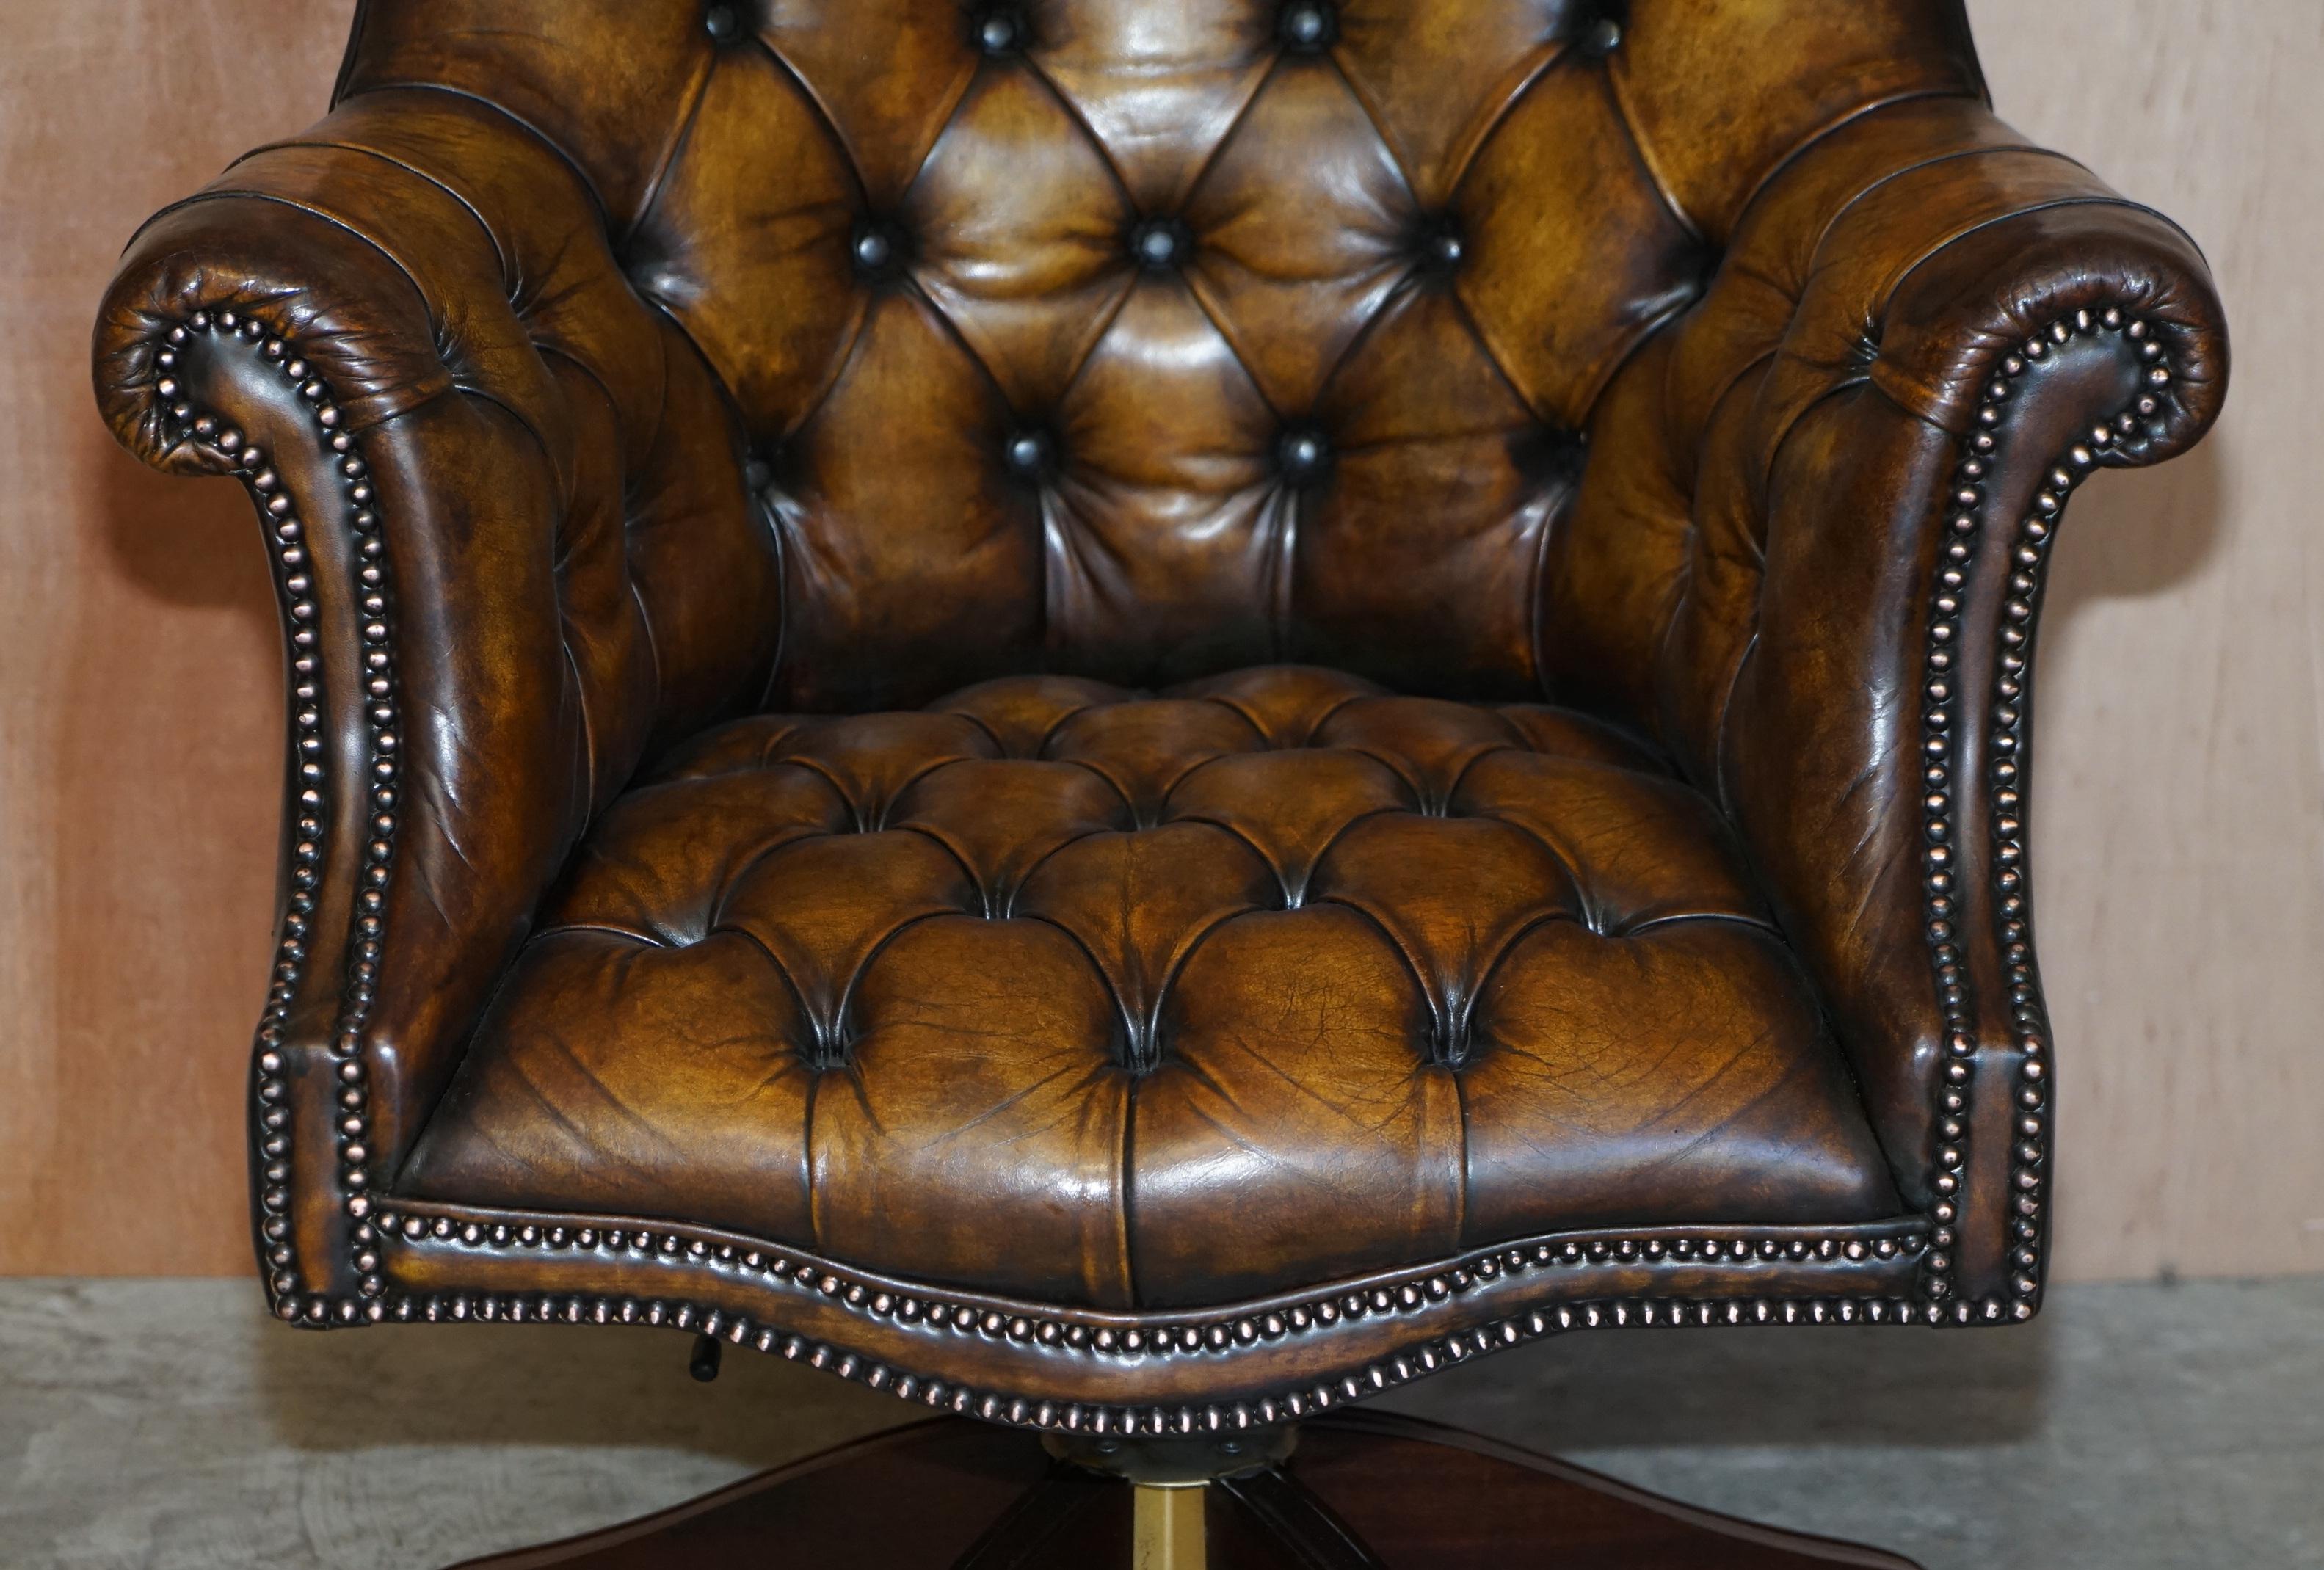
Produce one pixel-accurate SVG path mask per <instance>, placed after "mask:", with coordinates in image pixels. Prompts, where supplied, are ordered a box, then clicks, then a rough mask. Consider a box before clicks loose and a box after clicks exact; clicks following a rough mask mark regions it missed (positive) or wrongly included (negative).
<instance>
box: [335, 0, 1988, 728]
mask: <svg viewBox="0 0 2324 1570" xmlns="http://www.w3.org/2000/svg"><path fill="white" fill-rule="evenodd" d="M410 88H422V89H429V88H443V89H450V90H451V92H453V93H456V94H459V95H465V96H466V97H470V98H473V99H477V100H482V101H483V102H484V104H486V105H489V106H492V109H493V110H494V111H496V112H498V113H501V114H504V115H508V116H512V117H513V118H514V119H515V120H516V121H518V122H520V123H521V125H524V126H526V127H529V128H530V131H531V132H533V133H536V134H538V135H539V136H540V137H541V138H543V139H545V140H546V141H547V142H548V143H551V144H552V145H553V146H554V147H555V148H556V149H557V150H558V152H561V153H562V154H563V155H564V157H565V158H566V159H567V160H568V161H569V162H570V163H571V164H572V165H573V166H574V167H575V168H576V170H577V171H579V173H580V175H581V177H582V179H583V180H584V181H586V186H587V188H588V189H589V191H590V192H591V193H593V195H594V197H595V201H596V202H597V204H598V205H599V206H600V207H601V208H602V215H601V216H602V222H603V224H604V229H605V234H606V238H607V240H608V241H609V242H610V245H611V249H612V255H613V258H614V260H615V263H616V264H617V265H618V266H619V267H620V268H621V269H622V272H625V273H626V275H627V277H628V279H629V281H630V282H631V283H632V286H633V287H634V289H635V290H636V291H637V292H638V293H639V294H640V295H641V297H642V298H643V300H645V301H647V302H648V303H649V304H650V306H653V307H656V308H658V309H659V311H661V312H664V313H667V316H668V318H669V319H670V320H671V321H674V322H675V323H676V325H677V327H678V328H679V329H681V330H682V332H683V334H684V336H685V337H687V338H688V339H690V340H691V341H692V344H693V345H694V346H696V347H697V348H698V349H699V351H700V353H701V356H702V357H703V358H704V359H705V361H706V362H707V365H709V367H710V369H711V370H712V372H713V373H714V374H715V377H716V378H717V380H718V381H719V382H720V383H722V384H723V388H724V392H725V393H726V395H727V398H728V400H729V401H730V402H731V409H732V418H733V420H734V421H735V422H736V423H737V425H738V427H739V429H740V433H741V439H742V443H743V445H744V451H745V454H746V457H747V459H748V462H747V466H746V468H745V471H744V472H745V475H746V476H747V480H748V483H749V484H750V485H752V487H753V488H754V492H755V503H754V504H755V505H756V506H757V507H758V508H759V509H760V510H761V513H762V516H763V518H764V520H765V522H767V524H768V525H769V526H770V528H771V530H772V531H773V533H774V536H775V539H776V540H777V543H778V545H779V557H780V580H781V587H780V596H781V605H780V606H779V609H778V608H777V607H775V606H772V605H770V606H769V607H768V611H767V614H768V615H769V616H770V617H776V616H779V621H780V640H781V644H780V654H779V662H778V665H777V669H776V672H775V675H774V677H773V679H772V681H771V683H770V688H769V691H768V695H767V700H768V702H769V703H770V705H772V706H777V707H789V708H810V709H812V708H844V707H864V706H872V705H886V704H894V703H907V702H912V701H918V700H922V699H925V698H926V697H928V696H930V695H931V694H933V693H934V692H936V691H938V690H941V689H944V688H951V687H954V686H958V685H960V684H962V683H963V682H965V681H970V680H974V679H981V678H984V677H988V676H992V675H997V674H1001V673H1005V672H1010V671H1018V670H1033V669H1049V670H1062V671H1067V672H1072V673H1075V674H1081V675H1088V676H1094V677H1099V678H1102V679H1110V680H1114V681H1120V682H1129V683H1158V682H1162V681H1167V680H1172V679H1185V678H1188V677H1193V676H1197V675H1201V674H1203V673H1205V672H1207V671H1212V670H1220V669H1224V668H1228V667H1232V666H1237V665H1243V664H1250V663H1254V662H1259V661H1264V660H1285V659H1287V660H1312V661H1316V662H1322V663H1329V664H1335V665H1341V666H1344V667H1346V668H1349V669H1351V670H1355V671H1357V672H1360V673H1362V674H1364V675H1367V676H1370V677H1374V678H1377V679H1384V680H1387V681H1388V682H1390V683H1392V684H1395V685H1397V686H1400V687H1403V688H1408V689H1416V690H1421V691H1456V690H1457V691H1461V692H1464V693H1468V694H1471V695H1475V696H1501V697H1515V696H1530V695H1533V694H1535V693H1537V692H1538V691H1540V690H1541V689H1542V688H1544V687H1548V688H1552V689H1553V690H1554V689H1556V688H1559V687H1561V686H1570V687H1572V688H1574V689H1575V690H1577V691H1578V692H1580V693H1581V694H1582V696H1583V697H1585V698H1590V699H1602V700H1603V702H1602V704H1601V707H1616V708H1625V707H1628V708H1637V707H1638V706H1639V705H1640V704H1641V703H1643V704H1644V705H1645V707H1646V709H1647V712H1646V713H1642V714H1633V715H1632V716H1629V717H1632V718H1634V719H1636V720H1637V721H1639V722H1640V723H1642V724H1643V725H1646V727H1647V728H1656V726H1655V715H1654V714H1653V713H1652V709H1653V707H1654V703H1655V695H1654V693H1653V691H1652V690H1651V686H1652V684H1651V681H1650V679H1646V678H1645V677H1643V676H1641V675H1640V674H1639V673H1637V672H1633V671H1628V670H1626V671H1624V672H1621V673H1619V674H1609V673H1608V672H1605V671H1603V670H1597V669H1594V667H1595V666H1596V665H1597V664H1600V663H1602V662H1603V660H1605V659H1607V658H1609V655H1608V652H1607V651H1608V649H1609V640H1610V643H1612V644H1621V645H1626V646H1633V647H1636V648H1639V649H1645V650H1649V651H1650V650H1653V649H1655V648H1657V647H1659V646H1660V645H1661V644H1662V643H1663V642H1665V630H1666V628H1667V624H1668V623H1670V622H1671V620H1672V618H1673V616H1674V614H1675V611H1676V605H1677V596H1676V595H1675V594H1674V591H1673V589H1672V583H1673V581H1674V579H1673V564H1674V563H1675V562H1677V561H1679V560H1681V559H1683V557H1684V555H1685V546H1684V543H1683V540H1680V541H1679V542H1678V543H1677V544H1675V545H1674V544H1672V543H1671V542H1669V541H1663V542H1662V543H1661V544H1659V545H1656V544H1655V542H1653V541H1649V542H1648V545H1649V549H1646V550H1644V551H1643V552H1642V553H1639V554H1637V567H1636V568H1635V570H1633V569H1632V568H1629V567H1628V566H1626V565H1620V564H1627V563H1628V562H1630V561H1631V560H1632V559H1633V554H1634V553H1633V551H1632V547H1631V540H1630V538H1629V536H1630V535H1631V534H1632V533H1633V532H1634V531H1637V530H1638V529H1639V528H1641V527H1642V525H1641V524H1640V523H1639V522H1638V521H1637V517H1636V516H1635V514H1636V513H1637V508H1635V507H1628V506H1625V505H1622V504H1611V505H1601V506H1599V507H1596V508H1594V509H1592V508H1589V507H1582V508H1577V505H1576V497H1577V494H1578V493H1579V492H1580V490H1581V489H1582V476H1584V474H1585V473H1586V472H1587V469H1588V465H1587V464H1586V462H1585V460H1586V458H1587V457H1588V455H1589V453H1590V451H1591V439H1592V437H1593V434H1594V431H1593V428H1594V427H1595V425H1596V424H1597V423H1598V418H1599V415H1600V410H1601V407H1602V406H1604V405H1605V404H1607V403H1608V402H1609V401H1610V400H1609V393H1608V389H1609V383H1611V382H1613V381H1614V380H1615V379H1616V378H1617V377H1618V375H1620V374H1624V368H1625V367H1626V366H1636V365H1637V364H1638V363H1639V361H1640V360H1641V358H1642V356H1640V347H1641V345H1642V344H1643V343H1645V342H1646V341H1647V340H1649V339H1650V338H1653V337H1655V335H1656V333H1657V329H1658V328H1662V327H1664V326H1665V324H1668V323H1671V322H1673V321H1674V320H1677V319H1683V318H1687V317H1688V316H1689V315H1690V313H1695V312H1696V307H1697V302H1698V301H1700V300H1701V299H1702V297H1703V294H1704V291H1705V289H1706V287H1707V285H1708V283H1709V282H1710V281H1711V278H1712V276H1713V275H1714V273H1715V272H1716V271H1717V270H1718V268H1719V264H1720V260H1721V257H1722V254H1723V253H1724V251H1725V248H1726V247H1727V246H1728V245H1729V241H1730V239H1731V238H1732V237H1733V235H1734V234H1735V231H1736V228H1737V225H1738V217H1740V216H1741V215H1742V213H1743V212H1744V210H1745V208H1747V205H1748V203H1749V201H1750V199H1751V197H1752V196H1753V194H1754V192H1755V191H1756V190H1757V189H1759V188H1760V186H1761V185H1762V184H1763V182H1765V181H1766V179H1767V177H1768V176H1769V174H1770V172H1771V171H1774V170H1775V169H1776V168H1777V167H1778V165H1779V164H1781V163H1782V162H1784V160H1785V158H1786V156H1787V155H1788V154H1791V153H1792V152H1794V150H1796V149H1798V148H1800V147H1802V146H1803V144H1806V143H1811V142H1812V140H1813V139H1814V138H1815V137H1816V136H1817V135H1818V134H1819V133H1821V132H1823V131H1826V130H1828V129H1830V128H1831V127H1832V126H1834V125H1839V124H1840V123H1842V122H1844V121H1846V120H1849V118H1851V117H1852V116H1855V115H1858V114H1859V113H1861V112H1862V111H1864V110H1866V109H1867V107H1871V106H1877V105H1882V104H1886V103H1891V102H1894V101H1895V100H1899V99H1910V98H1918V97H1932V96H1939V97H1943V96H1950V97H1954V98H1956V99H1971V100H1973V99H1975V98H1976V97H1977V96H1978V94H1979V93H1980V91H1981V89H1980V85H1979V79H1978V73H1977V69H1976V65H1975V61H1974V57H1973V54H1972V52H1971V50H1970V47H1969V39H1968V33H1967V28H1966V24H1965V23H1964V22H1963V20H1962V18H1961V15H1960V6H1959V5H1958V3H1957V0H1782V3H1778V0H1633V3H1632V4H1629V5H1605V4H1582V3H1579V0H1459V3H1457V4H1456V3H1452V0H1427V3H1421V0H1344V3H1342V4H1339V5H1329V4H1325V3H1324V0H1289V3H1288V4H1280V5H1278V4H1277V3H1275V0H1029V3H1025V4H1010V3H1008V0H1001V3H999V4H994V5H982V3H981V0H979V3H977V4H972V5H969V6H966V7H964V6H963V5H961V4H959V0H848V3H844V4H841V3H835V0H746V3H745V0H738V3H733V4H714V5H700V4H694V3H690V0H687V3H668V0H657V3H653V4H646V3H643V0H524V3H518V0H367V3H366V4H365V5H364V8H363V11H362V14H361V16H360V19H359V22H358V26H357V32H356V35H355V40H354V42H353V43H352V45H351V47H350V51H349V55H348V60H347V64H346V69H345V71H344V72H343V76H342V81H341V87H340V98H341V103H342V108H341V110H340V115H341V116H342V117H344V116H346V115H349V114H351V113H354V114H359V113H360V111H361V109H362V107H363V106H364V99H365V96H366V95H376V94H389V93H391V92H392V91H394V90H397V89H410ZM398 96H401V97H410V94H409V93H401V94H399V95H398ZM474 107H475V106H470V108H472V109H473V108H474ZM1979 112H1981V111H1979ZM566 249H569V248H560V250H559V254H558V258H557V259H555V260H551V261H547V262H544V263H543V265H544V266H545V267H548V268H549V269H550V270H551V271H554V269H555V268H556V267H558V266H559V265H564V264H565V257H564V252H565V250H566ZM534 293H535V296H536V298H537V300H538V303H539V306H540V307H541V308H542V309H553V308H554V307H555V306H556V304H557V303H558V300H560V299H562V298H563V296H562V295H561V294H560V292H559V291H557V290H555V289H550V288H536V289H535V291H534ZM527 309H528V302H527V301H526V300H520V301H519V302H518V310H519V314H520V315H524V314H525V313H526V311H527ZM1697 314H1699V313H1697ZM552 336H553V335H552ZM1661 337H1662V338H1663V339H1664V340H1665V341H1667V340H1669V339H1670V338H1671V337H1673V335H1672V334H1669V333H1664V334H1662V335H1661ZM1755 352H1756V351H1755ZM593 357H595V358H605V357H608V356H606V355H605V353H604V352H603V351H602V349H599V348H595V347H593V346H586V345H585V346H577V347H576V346H567V358H570V359H573V360H576V361H577V362H579V363H582V364H585V365H586V364H588V363H590V362H591V361H592V359H593ZM613 357H619V356H613ZM629 357H630V358H632V359H634V358H636V356H634V355H632V356H629ZM552 358H554V357H553V356H552ZM566 368H569V367H559V369H560V372H561V371H562V370H563V369H566ZM456 373H457V366H456ZM1654 374H1656V375H1659V374H1660V373H1659V372H1655V373H1654ZM1646 377H1647V373H1638V374H1637V375H1636V376H1635V377H1634V379H1636V380H1645V379H1646ZM599 379H600V380H601V381H612V382H614V383H618V381H619V378H618V377H609V376H606V375H603V374H601V375H600V378H599ZM622 397H623V394H622V392H621V391H620V390H619V388H618V386H617V387H616V391H615V392H614V402H616V403H619V402H622ZM1638 401H1639V400H1638V399H1637V398H1634V399H1633V400H1632V402H1638ZM698 412H702V413H706V411H698ZM1656 412H1657V414H1659V413H1660V412H1661V411H1659V410H1657V411H1656ZM1667 427H1668V421H1666V420H1665V421H1662V422H1661V425H1660V426H1658V429H1666V430H1667ZM1667 434H1668V448H1669V450H1668V451H1667V452H1665V453H1661V454H1657V455H1656V458H1657V462H1658V464H1659V465H1660V466H1662V467H1673V466H1677V467H1685V466H1689V465H1691V462H1692V452H1691V448H1692V444H1693V442H1694V440H1695V439H1696V438H1697V437H1698V436H1699V431H1696V430H1689V429H1676V430H1667ZM647 479H648V480H649V482H650V483H649V484H647V485H644V486H643V487H642V489H643V490H644V491H645V492H648V493H650V492H652V491H654V490H656V489H658V488H663V487H666V486H667V485H668V484H669V477H668V476H661V477H659V478H656V477H655V476H647ZM630 488H631V489H632V490H638V489H640V487H639V486H637V485H635V484H634V483H633V484H632V485H631V487H630ZM1691 501H1692V498H1691V496H1689V495H1685V494H1680V495H1677V496H1675V497H1674V499H1673V501H1672V503H1671V506H1670V508H1668V509H1665V511H1666V512H1668V513H1670V514H1671V516H1672V517H1673V518H1674V519H1675V522H1676V525H1677V527H1678V531H1679V533H1680V535H1682V536H1683V535H1685V534H1686V533H1687V532H1688V531H1689V530H1690V528H1691V522H1690V505H1691ZM1668 521H1669V520H1662V521H1659V522H1668ZM1643 527H1648V528H1649V531H1651V528H1652V525H1643ZM1665 532H1667V531H1665ZM1609 560H1610V561H1613V562H1615V563H1617V564H1618V565H1617V566H1616V568H1613V569H1612V570H1611V572H1610V574H1609V572H1608V571H1605V570H1600V568H1594V567H1593V566H1592V564H1593V563H1603V562H1606V561H1609ZM1593 574H1594V576H1593ZM1561 585H1562V586H1563V587H1561ZM1610 614H1618V615H1620V616H1622V617H1627V618H1628V620H1629V622H1630V623H1635V624H1632V625H1628V627H1627V628H1626V630H1624V631H1622V632H1620V633H1617V634H1609V633H1601V632H1599V631H1594V630H1593V626H1592V623H1593V622H1602V621H1604V620H1605V619H1606V618H1607V617H1608V616H1609V615H1610ZM1560 618H1563V619H1564V620H1565V621H1566V622H1567V623H1570V624H1569V625H1567V626H1564V627H1560V626H1558V625H1556V624H1555V623H1557V622H1558V621H1559V620H1560ZM649 619H651V618H650V617H649ZM1620 657H1621V658H1624V659H1625V660H1629V659H1631V658H1632V657H1631V656H1630V655H1629V654H1628V653H1624V654H1622V655H1621V656H1620ZM1651 663H1652V662H1651V660H1646V664H1647V665H1648V666H1650V665H1651ZM1642 683H1644V686H1643V687H1642ZM1684 750H1685V749H1683V748H1682V751H1684Z"/></svg>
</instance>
